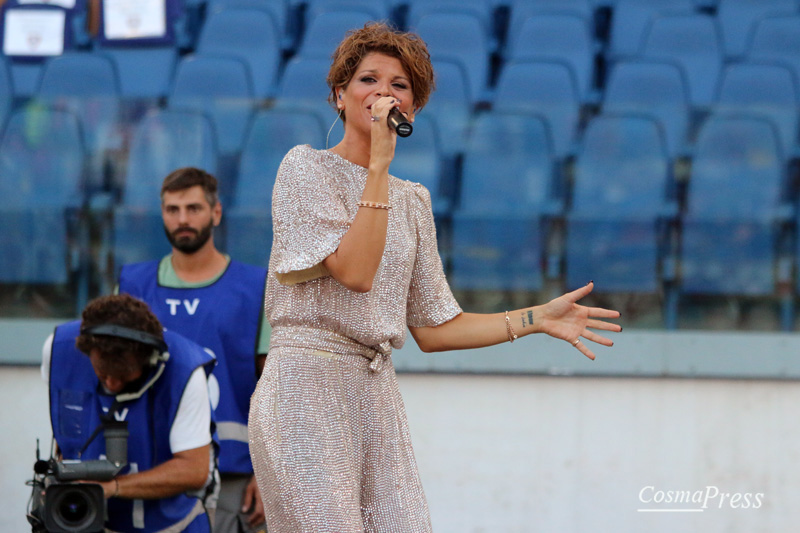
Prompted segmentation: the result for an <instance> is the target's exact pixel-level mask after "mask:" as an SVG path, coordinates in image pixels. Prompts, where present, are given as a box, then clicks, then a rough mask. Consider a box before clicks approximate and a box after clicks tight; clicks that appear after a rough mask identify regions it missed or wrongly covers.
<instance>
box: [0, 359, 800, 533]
mask: <svg viewBox="0 0 800 533" xmlns="http://www.w3.org/2000/svg"><path fill="white" fill-rule="evenodd" d="M398 357H401V355H400V354H398ZM400 385H401V388H402V390H403V395H404V398H405V402H406V408H407V411H408V417H409V422H410V426H411V432H412V434H413V438H414V443H415V449H416V454H417V460H418V462H419V467H420V471H421V475H422V478H423V482H424V485H425V489H426V492H427V495H428V501H429V504H430V507H431V513H432V516H433V525H434V530H435V531H437V532H439V533H442V532H454V533H455V532H458V533H464V532H492V533H493V532H526V533H527V532H534V531H536V532H559V533H561V532H576V533H578V532H580V533H582V532H588V531H592V532H609V533H625V532H630V533H642V532H648V533H659V532H664V533H674V532H677V531H680V532H682V533H684V532H693V531H696V532H703V533H713V532H717V531H719V532H723V531H724V532H726V533H737V532H743V533H745V532H746V533H756V532H765V533H766V532H769V533H782V532H789V531H795V530H796V525H797V523H798V522H800V508H798V506H797V505H796V503H797V502H798V501H800V460H799V459H800V422H798V420H799V419H800V417H799V416H798V413H797V406H798V405H800V386H798V384H797V383H796V382H792V381H732V380H696V379H650V378H625V379H620V378H588V377H587V378H574V377H536V376H466V375H442V374H439V375H431V374H401V375H400ZM46 404H47V396H46V392H45V388H44V384H43V383H42V382H41V380H40V378H39V375H38V369H36V368H33V367H28V368H14V367H0V405H2V406H3V409H4V414H3V425H2V428H3V429H2V433H1V434H0V450H2V460H1V461H0V532H3V533H17V532H24V531H30V528H29V527H28V526H27V522H26V521H25V518H24V515H25V505H26V502H27V499H28V496H29V494H30V490H29V489H28V488H27V487H25V485H24V482H25V480H26V479H29V478H30V476H31V473H32V466H33V461H34V445H35V438H36V437H37V436H38V437H39V438H41V439H42V442H43V453H47V451H48V450H49V448H48V447H47V445H46V444H45V443H46V442H47V441H48V439H49V437H50V429H49V425H48V420H47V406H46ZM647 486H653V487H654V489H656V490H664V491H667V490H669V491H677V490H681V491H690V493H692V492H696V491H705V490H706V487H707V486H712V487H717V488H718V490H719V492H721V493H736V492H739V493H749V494H750V500H749V501H750V503H751V508H750V509H741V508H739V509H731V508H730V507H729V500H726V502H725V505H723V509H719V508H718V507H719V500H720V499H719V498H714V499H712V500H710V501H709V504H708V508H706V509H704V510H703V511H702V512H680V513H679V512H647V513H645V512H638V510H639V509H643V508H647V509H651V510H664V509H666V508H669V507H671V508H675V507H680V508H683V509H687V508H689V509H698V508H700V507H701V506H702V504H693V503H691V502H689V503H688V504H683V505H679V506H676V505H672V506H668V505H666V504H664V503H662V504H660V505H659V504H655V503H648V504H645V503H642V502H640V501H639V493H640V491H641V490H642V489H643V488H644V487H647ZM710 490H711V493H712V494H713V489H710ZM651 492H652V491H651ZM755 493H763V497H762V498H761V500H762V502H763V503H762V506H761V508H759V509H753V508H752V504H753V503H754V500H753V495H754V494H755ZM645 496H650V494H648V493H646V494H645ZM743 503H744V500H740V501H739V502H738V505H739V506H741V505H742V504H743Z"/></svg>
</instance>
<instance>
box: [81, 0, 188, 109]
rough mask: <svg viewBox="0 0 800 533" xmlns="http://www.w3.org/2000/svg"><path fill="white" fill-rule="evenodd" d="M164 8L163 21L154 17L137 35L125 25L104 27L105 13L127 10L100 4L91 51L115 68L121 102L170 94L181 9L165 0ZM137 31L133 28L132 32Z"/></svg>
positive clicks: (119, 6) (180, 6)
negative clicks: (106, 57) (122, 99)
mask: <svg viewBox="0 0 800 533" xmlns="http://www.w3.org/2000/svg"><path fill="white" fill-rule="evenodd" d="M165 6H166V12H165V13H163V17H164V18H163V21H160V20H159V19H158V16H157V15H156V14H153V17H154V18H153V22H151V23H149V24H147V25H142V29H141V30H139V31H140V33H138V32H132V31H131V30H130V28H128V27H127V26H125V25H122V26H119V25H109V24H107V23H106V19H107V15H106V10H107V9H113V8H121V9H127V6H125V5H123V4H119V3H117V4H113V5H112V4H108V5H107V4H106V2H105V1H101V3H100V9H101V12H100V17H99V18H100V29H99V32H98V35H97V37H96V38H95V42H94V49H95V50H96V51H98V52H102V53H104V54H105V55H107V56H109V57H110V58H111V59H112V60H113V61H114V63H115V64H116V67H117V73H118V75H119V80H120V92H121V94H122V96H123V97H124V98H136V99H143V100H155V99H158V98H162V97H165V96H166V95H167V94H168V93H169V88H170V85H171V83H172V76H173V74H174V72H175V65H176V63H177V61H178V54H179V48H180V43H179V42H178V36H177V33H180V31H179V30H176V27H177V26H179V25H180V22H179V19H180V17H181V16H182V14H183V6H182V2H180V1H179V0H167V1H166V4H165ZM112 20H113V19H112ZM162 22H163V23H162ZM137 27H138V26H137V25H136V24H134V25H133V28H137ZM143 73H147V74H146V75H143Z"/></svg>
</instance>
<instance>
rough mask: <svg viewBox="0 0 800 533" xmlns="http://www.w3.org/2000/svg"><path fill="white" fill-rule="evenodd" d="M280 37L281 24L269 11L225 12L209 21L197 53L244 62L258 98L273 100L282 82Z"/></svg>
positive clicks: (245, 10) (202, 33)
mask: <svg viewBox="0 0 800 533" xmlns="http://www.w3.org/2000/svg"><path fill="white" fill-rule="evenodd" d="M280 35H281V32H280V30H279V29H278V24H277V22H276V21H275V19H274V18H272V16H271V15H270V14H269V13H267V12H266V11H263V10H260V9H238V8H230V9H223V10H222V11H215V12H212V13H211V14H210V15H209V16H208V18H207V19H206V22H205V24H204V26H203V29H202V31H201V33H200V38H199V40H198V43H197V53H198V54H202V55H208V56H211V55H218V56H228V57H235V58H238V59H241V60H242V61H244V62H245V63H246V64H247V66H248V67H249V69H250V76H251V79H252V81H253V94H254V96H255V97H256V98H269V97H272V96H273V95H274V93H275V88H276V85H277V80H278V67H279V65H280V62H281V54H282V52H281V50H282V48H281V37H280Z"/></svg>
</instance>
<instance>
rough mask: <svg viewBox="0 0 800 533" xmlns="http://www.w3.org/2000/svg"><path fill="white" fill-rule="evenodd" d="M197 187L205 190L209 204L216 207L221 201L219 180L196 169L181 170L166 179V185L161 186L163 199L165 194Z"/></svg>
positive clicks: (173, 172) (185, 168)
mask: <svg viewBox="0 0 800 533" xmlns="http://www.w3.org/2000/svg"><path fill="white" fill-rule="evenodd" d="M197 185H199V186H200V187H202V188H203V193H204V194H205V196H206V201H207V202H208V204H209V205H210V206H212V207H213V206H215V205H216V204H217V202H218V201H219V195H218V193H217V178H215V177H214V176H212V175H211V174H209V173H208V172H206V171H205V170H202V169H199V168H195V167H184V168H179V169H178V170H174V171H172V172H171V173H170V174H169V176H167V177H166V178H164V183H162V185H161V199H162V200H163V199H164V193H165V192H176V191H184V190H186V189H189V188H191V187H195V186H197Z"/></svg>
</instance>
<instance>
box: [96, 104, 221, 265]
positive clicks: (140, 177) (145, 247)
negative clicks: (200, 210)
mask: <svg viewBox="0 0 800 533" xmlns="http://www.w3.org/2000/svg"><path fill="white" fill-rule="evenodd" d="M190 166H191V167H197V168H201V169H203V170H205V171H207V172H210V173H211V174H215V173H216V171H217V148H216V143H215V139H214V130H213V127H212V125H211V122H210V121H209V119H208V118H206V117H205V116H204V115H202V114H199V113H192V112H188V111H175V110H161V109H156V110H153V111H152V112H150V113H148V114H147V115H146V116H145V117H144V118H143V119H142V120H141V121H140V122H139V123H138V124H136V126H135V128H134V131H133V138H132V140H131V148H130V154H129V158H128V166H127V174H126V176H125V183H124V189H123V192H122V197H121V202H120V204H119V205H118V206H117V207H116V208H115V209H114V225H113V230H112V236H111V239H112V241H111V242H112V253H113V258H114V264H115V268H116V269H117V270H118V269H119V268H120V266H121V265H124V264H127V263H133V262H137V261H144V260H148V259H154V258H158V257H161V256H162V255H164V254H165V253H168V252H169V250H170V246H169V242H167V240H166V239H165V238H164V231H163V222H162V220H161V201H160V192H161V183H162V181H163V180H164V178H165V177H166V176H167V175H168V174H169V173H170V172H172V171H173V170H176V169H178V168H182V167H190ZM223 202H224V199H223Z"/></svg>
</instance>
